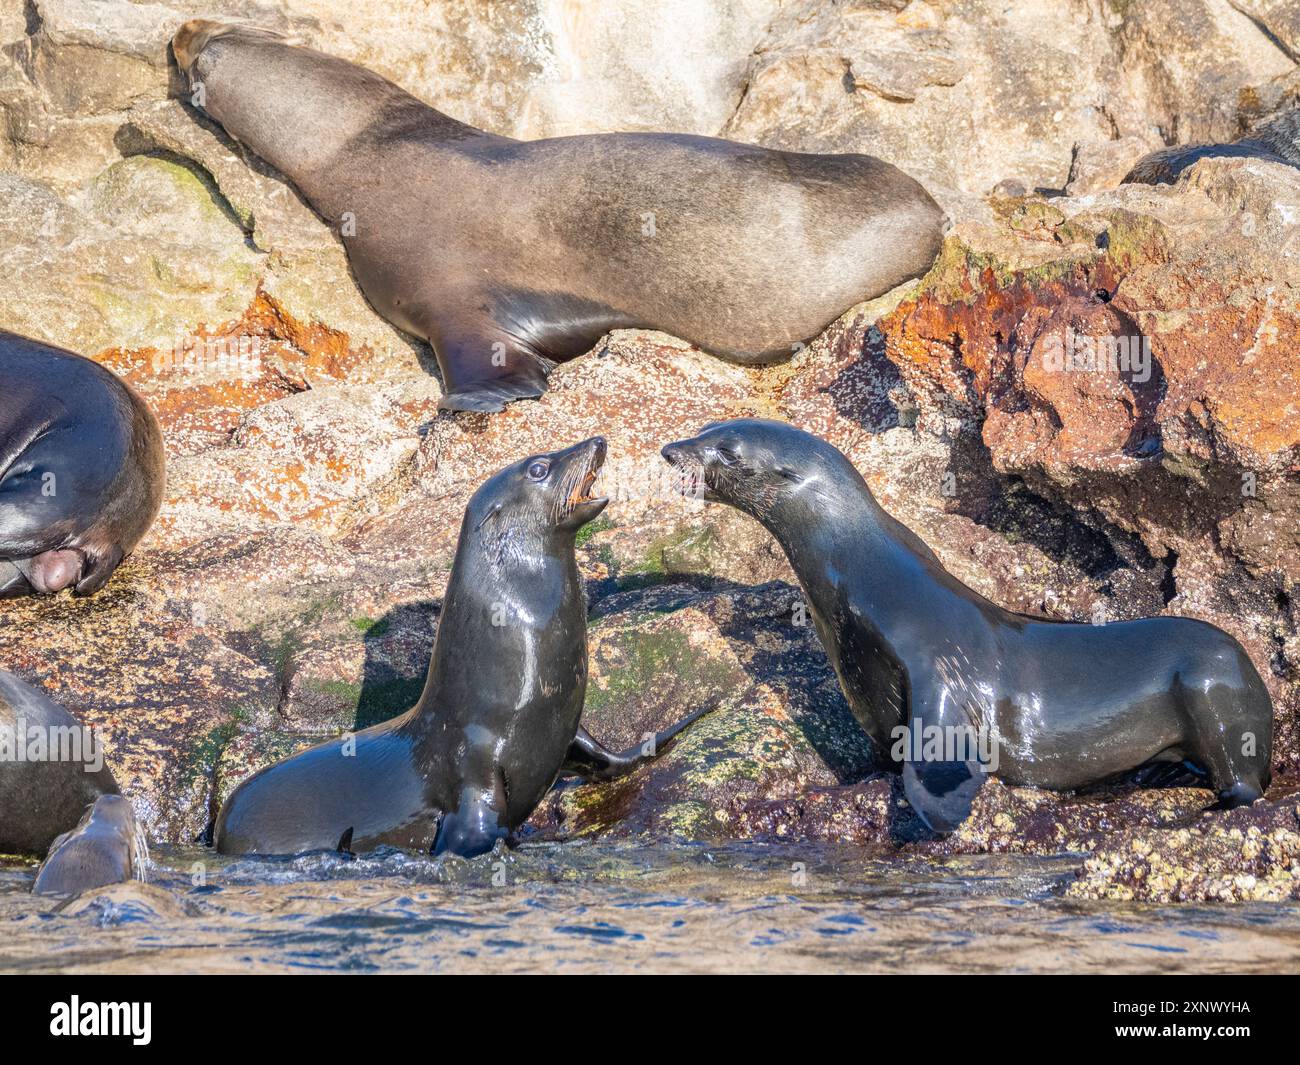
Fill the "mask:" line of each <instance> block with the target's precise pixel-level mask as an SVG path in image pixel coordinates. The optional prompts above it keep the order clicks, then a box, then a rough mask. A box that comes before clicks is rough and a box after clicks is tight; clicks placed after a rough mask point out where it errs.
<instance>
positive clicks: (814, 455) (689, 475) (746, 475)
mask: <svg viewBox="0 0 1300 1065" xmlns="http://www.w3.org/2000/svg"><path fill="white" fill-rule="evenodd" d="M662 454H663V457H664V458H665V459H666V460H667V461H668V463H669V465H671V466H672V467H673V468H674V469H675V470H676V471H677V474H678V477H679V478H680V482H679V487H680V489H681V491H682V494H683V495H689V496H695V497H696V498H702V499H705V500H707V501H709V502H711V503H726V504H729V505H730V506H733V507H735V508H736V509H738V510H740V511H743V512H744V513H746V514H748V515H749V516H750V517H752V518H757V519H758V520H759V521H762V522H764V523H766V522H768V521H770V520H771V519H772V518H773V517H774V516H775V515H776V514H777V513H778V512H779V513H787V512H789V511H791V510H792V509H803V508H812V507H816V506H817V505H818V502H819V501H820V500H823V499H824V493H825V490H826V489H827V487H828V485H829V484H830V483H831V482H833V481H835V480H837V479H842V478H843V477H844V475H845V467H847V466H848V463H847V461H846V460H845V458H844V456H843V455H841V454H840V453H839V452H838V451H836V450H835V449H834V448H832V447H831V446H830V445H828V444H825V443H824V442H823V441H821V440H818V439H817V438H816V437H814V436H811V435H810V434H808V433H802V432H800V431H799V430H797V429H795V428H794V427H793V426H791V425H787V424H786V423H784V422H777V421H769V420H767V419H764V418H740V419H737V420H735V421H728V422H712V423H710V424H709V425H706V426H705V427H704V428H703V429H702V430H701V431H700V433H699V435H698V436H695V437H693V438H691V439H689V440H679V441H677V442H676V443H672V444H668V445H667V446H666V447H664V448H663V450H662ZM849 469H851V467H849ZM853 476H854V477H856V476H857V473H856V471H853Z"/></svg>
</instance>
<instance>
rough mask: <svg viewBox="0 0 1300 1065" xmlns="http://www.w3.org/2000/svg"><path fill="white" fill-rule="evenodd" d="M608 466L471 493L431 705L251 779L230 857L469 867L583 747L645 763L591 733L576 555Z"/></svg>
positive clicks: (577, 460) (579, 449)
mask: <svg viewBox="0 0 1300 1065" xmlns="http://www.w3.org/2000/svg"><path fill="white" fill-rule="evenodd" d="M604 459H605V442H604V440H602V439H600V438H596V439H593V440H588V441H585V442H584V443H581V444H577V445H575V446H573V447H570V448H567V449H565V450H563V451H556V452H551V453H549V454H544V455H534V456H532V457H530V458H527V459H524V460H523V461H522V462H517V463H515V464H514V465H513V466H509V467H507V468H506V469H504V470H501V471H500V472H499V473H497V474H495V475H493V476H492V477H491V478H489V479H488V480H487V481H486V482H485V483H484V484H483V485H482V486H481V487H480V488H479V489H478V491H477V492H475V493H474V496H473V498H471V500H470V502H469V506H468V507H467V508H466V510H465V517H464V520H463V521H462V524H461V530H460V540H459V543H458V545H457V548H456V558H455V561H454V563H453V566H452V572H451V577H450V579H449V581H448V584H447V594H446V596H445V597H444V599H443V605H442V611H441V614H440V615H439V619H438V633H437V636H436V638H435V640H434V647H433V655H432V659H431V661H430V663H429V673H428V679H427V681H426V683H425V688H424V693H423V695H421V697H420V701H419V702H418V703H417V704H416V705H415V706H414V707H413V708H412V709H411V710H409V711H408V712H407V713H405V714H403V715H401V716H400V717H397V718H394V719H393V720H391V721H386V722H384V723H383V724H380V725H376V726H373V727H372V728H368V729H366V730H364V731H363V732H360V733H358V734H357V735H355V736H350V737H343V738H341V739H338V740H334V741H332V742H329V743H324V744H320V745H318V746H316V747H313V748H311V749H310V750H307V751H304V752H302V753H301V754H298V755H295V756H294V757H292V758H289V759H287V760H286V761H283V762H280V763H278V764H276V765H273V766H271V767H269V768H267V769H264V770H262V771H261V772H260V773H257V774H256V775H254V776H252V777H250V778H249V779H248V780H245V781H244V782H243V783H242V784H240V785H239V787H238V788H236V789H235V791H234V793H233V794H232V795H231V796H230V798H229V799H228V800H227V801H226V803H225V804H224V805H223V806H222V808H221V812H220V814H219V815H218V817H217V823H216V827H215V832H214V841H215V845H216V847H217V849H218V850H219V851H221V852H222V853H225V854H244V853H257V854H292V853H296V852H300V851H305V850H316V849H322V850H323V849H330V850H333V849H335V848H338V847H342V846H344V845H345V844H346V846H347V847H348V848H349V849H351V850H355V851H358V852H361V851H366V850H371V849H373V848H375V847H376V846H379V845H380V844H389V845H392V846H397V847H403V848H407V849H413V850H425V851H428V850H432V851H434V852H435V853H438V854H442V853H452V854H460V855H465V856H472V855H475V854H481V853H483V852H485V851H488V850H491V849H492V848H493V847H494V846H495V845H496V842H497V840H500V839H504V838H506V837H507V836H508V835H509V833H510V832H512V831H513V830H514V829H516V828H518V827H519V825H521V824H523V822H524V821H525V820H526V819H527V818H528V816H529V814H531V813H532V812H533V810H534V808H535V807H536V806H537V804H538V803H539V802H540V801H541V799H542V797H543V796H544V795H545V794H546V792H547V791H548V790H549V789H550V787H551V785H552V784H554V782H555V779H556V777H557V775H558V774H559V772H560V770H561V767H562V766H564V765H565V764H566V759H568V760H570V762H571V761H572V759H571V752H572V751H573V750H574V749H575V747H576V748H577V749H579V750H585V751H587V752H590V756H591V757H592V758H593V759H600V758H605V759H607V760H608V762H609V764H610V765H611V766H613V765H616V764H618V763H619V761H620V759H627V760H630V761H638V762H639V761H640V760H641V759H631V758H630V756H623V755H616V754H612V753H610V752H607V751H605V750H604V748H602V747H600V746H599V744H596V742H595V741H594V740H592V739H591V738H590V736H588V735H587V734H586V733H585V732H583V731H581V730H580V728H579V718H580V716H581V714H582V705H583V699H584V695H585V693H586V687H587V606H586V600H585V597H584V595H583V589H582V580H581V577H580V575H579V573H578V565H577V560H576V559H575V557H574V543H575V537H576V535H577V532H578V529H579V528H581V526H583V525H584V524H586V523H587V522H589V521H591V520H592V519H593V518H595V517H596V515H598V514H599V513H600V512H601V510H603V509H604V507H605V504H606V502H607V501H606V500H604V499H600V498H595V497H593V496H592V495H591V494H590V492H591V488H592V485H593V483H594V482H595V479H596V476H597V473H598V471H599V470H600V467H601V465H602V463H603V462H604ZM676 731H677V730H676V729H671V730H669V731H668V732H667V733H665V738H670V737H671V735H672V734H675V732H676ZM579 768H581V767H579ZM590 768H591V770H592V773H593V774H594V775H598V774H599V770H600V767H599V766H592V767H590Z"/></svg>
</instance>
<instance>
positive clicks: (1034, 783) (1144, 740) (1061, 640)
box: [663, 420, 1273, 831]
mask: <svg viewBox="0 0 1300 1065" xmlns="http://www.w3.org/2000/svg"><path fill="white" fill-rule="evenodd" d="M663 454H664V457H665V458H666V459H667V460H668V461H669V462H670V463H671V464H673V465H674V466H675V467H677V468H678V469H679V470H680V471H681V475H682V476H683V477H684V478H685V479H686V480H687V482H688V484H689V485H691V486H693V487H694V488H696V489H698V490H700V491H702V493H703V495H704V498H706V499H710V500H714V501H717V502H720V503H728V504H730V505H731V506H734V507H736V508H737V509H739V510H741V511H743V512H744V513H746V514H749V515H750V516H752V517H754V518H757V519H758V520H759V521H760V522H762V523H763V525H764V526H765V527H766V528H767V529H768V531H769V532H771V533H772V535H773V536H775V537H776V539H777V540H778V541H779V542H780V544H781V546H782V548H784V550H785V553H786V556H787V557H788V558H789V560H790V564H791V566H793V567H794V571H795V574H796V575H797V576H798V578H799V582H800V584H802V586H803V589H804V593H805V595H806V597H807V600H808V606H809V608H810V612H811V614H812V617H813V621H814V624H815V626H816V629H817V634H818V635H819V636H820V637H821V641H822V644H823V645H824V646H825V648H826V652H827V654H828V656H829V657H830V660H831V664H832V665H833V666H834V668H835V672H836V674H837V676H838V677H839V681H840V686H841V688H843V690H844V695H845V698H846V699H847V700H848V703H849V707H850V708H851V709H852V711H853V714H854V716H855V717H856V718H857V719H858V721H859V722H860V723H861V724H862V726H863V728H864V729H865V730H866V731H867V733H868V734H869V735H870V737H871V739H872V741H873V744H874V746H875V748H876V750H877V751H878V752H882V751H890V752H891V761H892V764H893V768H895V769H901V771H902V773H903V783H904V789H905V791H906V794H907V797H908V800H909V801H910V802H911V804H912V806H913V807H914V808H915V809H916V810H917V812H918V813H919V814H920V816H921V817H922V818H923V819H924V820H925V822H926V824H927V825H929V826H930V827H931V828H933V829H936V830H938V831H948V830H951V829H952V828H954V827H956V826H957V825H958V824H960V823H961V822H962V821H963V820H964V819H965V817H966V815H967V813H968V812H969V809H970V803H971V800H972V799H973V797H974V794H975V792H976V791H977V790H978V788H979V784H980V782H981V780H982V776H981V773H980V770H981V769H986V770H987V769H991V768H992V762H993V759H992V758H989V759H986V760H985V759H981V758H980V757H978V756H972V757H952V756H951V755H952V754H953V753H958V754H966V755H977V754H978V752H979V750H980V749H981V748H980V745H978V744H975V745H972V744H971V743H969V742H968V743H966V744H965V749H964V750H963V751H961V752H957V751H956V748H952V749H951V750H950V749H949V748H948V747H946V746H944V745H943V744H935V745H934V746H930V740H931V738H932V737H938V738H939V739H940V740H942V741H944V743H946V741H947V738H948V737H949V736H952V737H953V738H954V739H959V740H960V739H962V738H963V737H966V738H967V739H968V740H969V739H976V738H977V737H979V736H980V735H984V736H987V737H990V738H991V739H992V740H993V742H994V743H995V744H996V760H997V767H996V772H997V775H998V776H999V777H1001V778H1002V779H1003V780H1004V781H1006V782H1007V783H1008V784H1013V785H1026V786H1031V787H1039V788H1050V789H1055V790H1070V789H1074V788H1079V787H1082V786H1084V785H1086V784H1090V783H1093V782H1095V781H1101V780H1104V779H1106V778H1109V777H1113V776H1117V775H1120V774H1124V773H1126V772H1128V771H1129V770H1132V769H1135V768H1137V767H1139V766H1142V765H1145V764H1146V763H1149V762H1186V763H1188V764H1189V766H1190V767H1192V768H1194V769H1195V770H1198V771H1199V772H1201V773H1203V774H1204V775H1205V776H1206V777H1208V780H1209V785H1210V787H1212V788H1213V789H1214V791H1215V792H1217V794H1218V796H1219V800H1220V803H1221V805H1223V806H1236V805H1240V804H1243V803H1249V802H1252V801H1253V800H1255V799H1257V798H1259V797H1260V795H1261V794H1262V793H1263V790H1264V788H1265V786H1266V785H1267V784H1268V780H1269V770H1270V762H1269V759H1270V752H1271V748H1272V736H1273V711H1272V704H1271V701H1270V699H1269V695H1268V691H1267V689H1266V688H1265V687H1264V683H1263V681H1262V680H1261V679H1260V676H1259V674H1258V673H1257V672H1256V670H1255V667H1254V666H1253V665H1252V664H1251V661H1250V659H1249V658H1248V657H1247V655H1246V652H1245V651H1244V650H1243V649H1242V648H1241V646H1240V645H1239V644H1238V643H1237V642H1236V641H1235V640H1234V639H1233V638H1232V637H1231V636H1229V635H1228V634H1227V633H1224V632H1221V631H1220V630H1219V629H1216V628H1215V627H1214V626H1212V625H1208V624H1206V623H1205V622H1201V621H1196V620H1193V619H1191V618H1179V617H1156V618H1147V619H1144V620H1140V621H1118V622H1110V623H1107V624H1104V625H1089V624H1071V623H1069V622H1057V621H1045V620H1043V619H1040V618H1034V617H1029V616H1026V615H1023V614H1013V613H1011V612H1009V611H1006V610H1003V609H1001V608H1000V607H998V606H996V605H995V604H993V603H991V602H989V601H988V600H987V599H985V598H983V597H982V596H980V595H979V594H977V593H976V592H973V591H971V589H969V588H967V587H966V586H965V585H963V584H962V583H961V582H960V581H958V580H957V579H956V578H955V577H953V576H952V574H950V573H948V572H947V570H945V569H944V568H943V566H942V565H941V564H940V562H939V560H938V558H937V557H936V556H935V555H934V553H933V552H932V551H930V549H929V548H928V547H926V546H925V544H924V543H922V542H921V540H920V539H919V538H917V537H916V536H915V535H914V534H913V533H912V532H911V531H909V530H908V529H907V528H906V527H905V526H903V525H901V524H900V523H899V522H897V521H895V520H894V519H893V518H891V517H890V516H889V515H888V514H886V513H885V512H884V511H883V510H882V509H881V508H880V506H879V505H878V504H877V503H876V501H875V499H874V498H873V497H872V495H871V491H870V490H869V489H868V488H867V485H866V482H865V481H864V480H863V479H862V477H861V476H860V475H859V474H858V472H857V470H855V469H854V468H853V466H852V464H851V463H850V462H849V460H848V459H847V458H845V457H844V455H842V454H841V453H840V452H839V451H837V450H836V449H835V448H834V447H832V446H831V445H830V444H828V443H826V442H825V441H823V440H820V439H818V438H817V437H815V436H812V435H810V434H808V433H805V432H802V431H801V430H799V429H796V428H794V427H793V426H790V425H786V424H783V423H781V422H773V421H759V420H741V421H731V422H722V423H719V424H715V425H711V426H708V427H706V428H705V429H704V431H703V432H701V433H700V435H699V436H697V437H695V438H694V439H691V440H683V441H681V442H679V443H675V444H669V445H668V446H667V447H665V448H664V449H663ZM900 726H901V727H903V728H905V729H907V730H909V731H908V732H906V733H899V732H898V731H897V730H898V729H899V728H900ZM936 729H937V730H938V731H936ZM900 739H902V740H903V742H902V743H899V740H900ZM918 739H920V740H922V741H923V742H920V743H918ZM983 749H984V750H987V751H990V752H991V751H992V747H987V748H983Z"/></svg>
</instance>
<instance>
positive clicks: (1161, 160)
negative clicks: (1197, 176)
mask: <svg viewBox="0 0 1300 1065" xmlns="http://www.w3.org/2000/svg"><path fill="white" fill-rule="evenodd" d="M1234 156H1235V157H1243V156H1244V157H1248V158H1251V159H1266V160H1268V161H1269V162H1272V163H1285V164H1286V165H1287V166H1295V167H1300V109H1297V110H1294V111H1287V112H1284V113H1283V114H1281V115H1278V116H1277V117H1276V118H1274V119H1271V120H1270V121H1268V122H1265V123H1264V124H1263V125H1262V126H1260V127H1259V128H1258V129H1256V130H1254V131H1252V132H1250V133H1247V134H1246V135H1245V136H1242V137H1238V138H1237V139H1236V140H1235V141H1231V142H1229V143H1227V144H1180V145H1176V146H1175V147H1173V148H1162V149H1161V150H1160V151H1158V152H1152V153H1151V154H1150V155H1145V156H1143V157H1142V158H1141V159H1139V160H1138V161H1137V162H1136V163H1134V164H1133V169H1132V170H1130V171H1129V172H1128V173H1127V174H1126V175H1124V181H1123V182H1122V184H1130V183H1137V184H1146V185H1172V184H1173V183H1174V182H1175V181H1177V180H1178V179H1179V178H1180V177H1182V175H1183V172H1184V171H1185V170H1187V169H1189V168H1190V167H1191V165H1192V164H1193V163H1195V162H1198V161H1199V160H1201V159H1219V158H1231V157H1234Z"/></svg>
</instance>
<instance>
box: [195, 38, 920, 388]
mask: <svg viewBox="0 0 1300 1065" xmlns="http://www.w3.org/2000/svg"><path fill="white" fill-rule="evenodd" d="M172 50H173V52H174V53H175V56H176V61H177V63H178V65H179V66H180V68H181V70H182V71H183V72H184V73H185V74H186V75H187V76H188V78H189V82H190V85H191V87H192V89H193V90H194V96H193V97H192V98H193V99H194V101H195V102H197V103H199V104H200V106H201V107H202V108H203V110H204V111H206V112H207V113H208V114H209V115H211V116H212V117H213V118H214V119H216V120H217V121H218V122H220V123H221V125H222V126H223V127H224V128H225V130H226V132H227V133H228V134H230V136H232V137H233V138H234V139H235V140H237V141H238V142H240V143H241V144H243V145H246V146H247V147H249V148H251V149H252V150H253V151H254V152H256V153H257V154H258V155H259V156H261V157H262V158H263V159H265V160H267V161H268V162H270V163H271V164H273V165H274V166H275V167H277V168H278V169H279V170H280V171H282V172H283V173H284V174H285V175H287V176H288V177H289V179H290V180H292V181H293V183H294V184H295V185H297V187H298V189H299V190H300V191H301V192H302V194H303V195H304V196H305V197H306V198H307V200H308V201H309V202H310V203H311V205H312V206H313V207H314V208H315V209H316V210H317V212H319V213H320V214H321V215H322V216H323V217H324V218H325V219H326V220H327V221H328V222H330V223H331V225H334V226H337V227H338V229H339V231H340V233H341V234H342V237H343V241H344V244H345V245H346V247H347V251H348V257H349V260H350V261H351V264H352V269H353V273H354V274H355V276H356V279H357V282H358V283H359V284H360V286H361V289H362V291H363V292H364V293H365V295H366V298H367V299H369V300H370V303H371V304H372V305H373V306H374V308H375V310H376V311H378V312H379V313H380V314H381V315H383V316H384V317H385V318H387V319H388V320H389V321H390V322H392V323H393V324H394V325H396V326H398V327H399V328H401V329H404V330H405V331H406V332H408V333H412V334H414V335H416V336H419V337H423V338H425V339H427V340H428V341H429V343H430V344H431V345H432V346H433V348H434V351H435V352H436V353H437V356H438V364H439V366H440V367H441V370H442V379H443V391H444V393H445V394H444V396H443V398H442V400H441V406H443V407H444V408H449V409H452V410H479V411H494V410H500V409H501V408H502V406H503V405H504V404H505V403H507V402H509V401H510V400H512V399H519V398H522V397H533V396H539V395H541V393H542V392H543V391H544V390H545V388H546V375H547V373H548V371H549V370H550V368H551V367H552V366H553V365H554V364H555V363H556V362H559V361H562V360H565V359H570V358H573V357H574V356H577V355H580V354H582V353H583V352H585V351H587V350H588V349H590V348H591V347H592V346H593V345H594V344H595V342H596V341H597V340H599V339H600V337H601V336H603V335H604V334H605V333H607V332H609V331H610V330H611V329H617V328H628V327H643V328H651V329H660V330H664V331H666V332H669V333H672V334H674V335H676V336H679V337H682V338H684V339H686V340H689V341H690V342H692V343H693V344H696V345H698V346H699V347H701V348H704V349H706V350H709V351H712V352H715V353H717V354H719V355H723V356H726V357H728V358H731V359H734V360H737V361H740V362H747V363H752V362H760V361H771V360H773V359H778V358H781V357H784V356H788V355H790V354H791V353H792V350H793V348H794V346H795V345H797V344H798V343H799V342H801V341H804V340H807V339H808V338H809V337H812V336H815V335H816V334H817V333H819V332H821V331H822V329H824V328H825V327H826V326H827V325H828V324H829V323H830V322H832V321H833V320H834V319H835V318H836V317H837V316H838V315H840V314H842V313H843V312H844V311H845V310H847V309H848V308H849V307H850V306H852V305H853V304H854V303H857V302H859V301H861V300H865V299H869V298H871V297H874V296H877V295H880V294H881V293H883V292H886V291H888V290H889V289H890V288H892V287H894V286H895V285H897V284H899V283H901V282H903V281H905V280H907V279H908V278H912V277H917V276H919V275H920V274H922V273H924V272H925V270H926V269H928V268H929V266H930V264H931V263H932V262H933V260H934V258H935V256H936V254H937V253H938V250H939V245H940V242H941V239H942V234H943V229H944V224H945V219H944V215H943V212H942V211H941V210H940V209H939V207H938V206H937V205H936V204H935V202H934V201H933V200H932V199H931V198H930V196H929V195H928V194H927V193H926V191H925V190H924V189H923V188H922V187H921V186H920V185H919V184H917V182H915V181H914V180H912V179H911V178H910V177H908V176H907V175H906V174H904V173H903V172H902V171H901V170H898V169H896V168H895V167H893V166H890V165H889V164H888V163H885V162H882V161H881V160H879V159H874V158H872V157H871V156H867V155H804V154H799V153H795V152H781V151H772V150H769V149H767V148H759V147H755V146H752V145H746V144H737V143H734V142H731V141H725V140H718V139H715V138H712V137H694V136H685V135H679V134H659V133H612V134H603V135H597V136H582V137H557V138H554V139H551V140H540V141H516V140H511V139H510V138H508V137H499V136H495V135H493V134H489V133H485V132H483V131H482V130H478V129H475V128H473V127H472V126H467V125H465V124H463V123H461V122H457V121H456V120H454V119H452V118H449V117H448V116H446V115H444V114H442V113H441V112H439V111H436V110H434V109H433V108H432V107H429V106H428V105H427V104H425V103H423V102H421V101H420V100H417V99H416V98H415V97H413V96H411V95H409V94H408V93H406V92H404V91H403V90H401V89H399V88H398V87H397V86H396V85H394V84H392V83H391V82H389V81H386V80H385V79H383V78H381V77H380V76H379V75H377V74H374V73H372V72H370V71H368V70H365V69H363V68H362V67H358V66H355V65H353V64H352V63H348V62H346V61H344V60H342V59H336V58H333V57H331V56H327V55H323V54H321V53H320V52H315V51H312V50H311V49H308V48H300V47H294V46H292V45H290V44H289V43H287V42H286V41H285V40H284V39H282V38H280V37H278V36H277V35H275V34H273V33H270V32H268V31H265V30H260V29H254V28H251V27H245V26H239V25H230V24H221V23H216V22H209V21H205V20H201V19H199V20H194V21H191V22H187V23H185V25H183V26H182V27H181V28H180V30H179V31H178V32H177V33H176V36H175V38H174V39H173V41H172Z"/></svg>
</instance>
